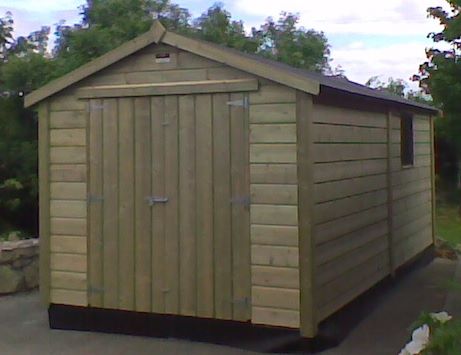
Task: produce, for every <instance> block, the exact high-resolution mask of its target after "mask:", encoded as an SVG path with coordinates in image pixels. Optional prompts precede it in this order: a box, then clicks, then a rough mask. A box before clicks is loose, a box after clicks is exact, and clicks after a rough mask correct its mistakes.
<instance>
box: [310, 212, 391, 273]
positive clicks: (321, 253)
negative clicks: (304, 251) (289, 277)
mask: <svg viewBox="0 0 461 355" xmlns="http://www.w3.org/2000/svg"><path fill="white" fill-rule="evenodd" d="M387 233H388V226H387V221H386V220H382V221H380V222H378V223H375V224H371V225H369V226H366V227H364V228H362V229H360V230H357V231H354V232H352V233H349V234H345V235H343V236H342V237H340V238H337V239H335V240H332V241H331V242H329V243H324V244H320V245H317V246H316V262H317V265H318V266H321V265H323V264H325V263H327V262H328V261H330V260H333V259H335V258H338V257H340V256H342V255H344V254H347V253H349V252H351V251H352V250H355V249H357V248H360V247H361V246H363V245H365V244H367V243H369V242H370V241H372V240H374V239H376V238H385V237H386V235H387Z"/></svg>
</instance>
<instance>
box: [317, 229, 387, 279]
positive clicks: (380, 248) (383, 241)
mask: <svg viewBox="0 0 461 355" xmlns="http://www.w3.org/2000/svg"><path fill="white" fill-rule="evenodd" d="M375 237H376V236H375ZM388 243H389V241H388V240H387V238H385V236H381V238H374V239H373V240H371V241H370V242H368V243H365V244H363V245H361V246H359V247H358V248H357V249H353V250H351V251H350V252H349V253H347V254H344V255H341V256H340V257H338V258H335V259H333V260H330V261H329V262H327V263H325V264H322V265H321V266H319V267H318V274H317V285H324V284H327V283H328V282H331V281H334V280H335V279H338V278H343V275H344V274H345V273H347V272H348V271H349V270H351V269H353V268H355V267H357V266H360V265H362V264H363V263H365V262H366V261H367V260H368V259H370V258H372V257H375V256H376V255H378V254H381V253H386V252H387V253H388V249H389V245H388Z"/></svg>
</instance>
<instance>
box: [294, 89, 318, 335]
mask: <svg viewBox="0 0 461 355" xmlns="http://www.w3.org/2000/svg"><path fill="white" fill-rule="evenodd" d="M313 119H314V108H313V102H312V96H310V95H307V94H306V93H302V92H300V91H298V92H297V94H296V125H297V142H298V144H297V161H298V181H299V183H298V196H299V197H298V201H299V202H298V206H297V207H298V215H299V216H300V218H299V222H298V223H299V224H298V230H299V284H300V322H301V323H300V332H301V335H302V336H304V337H309V338H313V337H315V336H316V335H317V331H318V329H317V328H318V321H317V315H316V307H315V306H316V298H317V294H316V289H315V278H316V272H317V270H316V263H315V239H314V233H315V230H314V220H315V218H316V211H315V209H314V199H313V195H314V187H315V185H314V175H313V174H314V172H313V170H314V157H315V149H314V139H313V133H314V132H313Z"/></svg>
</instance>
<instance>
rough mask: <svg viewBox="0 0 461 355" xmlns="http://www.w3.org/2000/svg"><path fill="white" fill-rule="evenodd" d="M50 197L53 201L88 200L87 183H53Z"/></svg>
mask: <svg viewBox="0 0 461 355" xmlns="http://www.w3.org/2000/svg"><path fill="white" fill-rule="evenodd" d="M50 196H51V199H53V200H86V183H84V182H52V183H50Z"/></svg>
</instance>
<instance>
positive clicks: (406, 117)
mask: <svg viewBox="0 0 461 355" xmlns="http://www.w3.org/2000/svg"><path fill="white" fill-rule="evenodd" d="M400 164H401V166H402V167H403V168H408V167H413V166H414V165H415V130H414V119H413V115H411V114H407V113H405V114H402V115H401V117H400Z"/></svg>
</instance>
